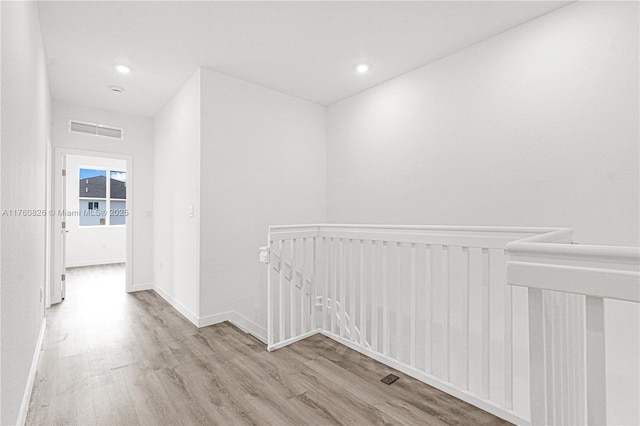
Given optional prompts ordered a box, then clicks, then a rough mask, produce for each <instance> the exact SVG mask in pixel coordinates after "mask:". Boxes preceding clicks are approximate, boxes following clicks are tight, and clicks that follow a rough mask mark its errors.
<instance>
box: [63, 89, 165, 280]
mask: <svg viewBox="0 0 640 426" xmlns="http://www.w3.org/2000/svg"><path fill="white" fill-rule="evenodd" d="M70 119H73V120H79V121H85V122H91V123H99V124H107V125H112V126H115V127H118V128H122V129H124V139H123V140H117V139H110V138H103V137H96V136H91V135H84V134H80V133H70V132H69V131H68V129H67V126H68V123H69V120H70ZM52 143H53V146H54V147H55V148H70V149H77V150H83V151H97V152H104V153H113V154H123V155H130V156H131V157H132V164H133V166H132V170H128V172H130V174H131V175H132V177H133V179H132V187H131V191H132V192H133V193H134V197H133V203H131V205H130V206H129V205H128V206H127V208H128V209H129V217H128V218H127V219H128V220H129V221H130V222H129V223H131V224H132V226H133V241H132V246H133V247H132V250H133V252H132V259H133V260H132V265H130V266H131V267H132V286H133V288H134V289H135V288H150V287H151V286H152V282H153V249H152V247H153V217H152V216H153V215H152V206H153V188H154V182H153V120H152V119H151V118H147V117H137V116H132V115H128V114H122V113H118V112H114V111H107V110H102V109H97V108H90V107H86V106H83V105H77V104H72V103H69V102H65V101H62V100H58V99H56V100H54V101H53V125H52Z"/></svg>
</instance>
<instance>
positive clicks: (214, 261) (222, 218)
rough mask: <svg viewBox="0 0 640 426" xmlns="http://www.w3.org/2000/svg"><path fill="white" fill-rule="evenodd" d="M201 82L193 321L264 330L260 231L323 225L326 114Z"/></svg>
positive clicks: (226, 81) (210, 76)
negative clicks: (230, 319)
mask: <svg viewBox="0 0 640 426" xmlns="http://www.w3.org/2000/svg"><path fill="white" fill-rule="evenodd" d="M201 73H202V155H201V170H202V187H201V192H202V212H201V261H200V264H201V269H200V271H201V272H200V273H201V290H200V313H201V317H203V318H206V317H208V316H212V315H216V314H220V313H223V312H225V311H230V310H231V311H236V312H237V313H239V314H240V315H242V316H243V317H244V318H245V319H247V320H249V321H250V322H251V323H253V324H249V325H251V326H255V325H257V326H258V327H261V328H264V327H266V297H267V296H266V268H265V267H264V265H263V264H260V263H258V247H260V246H262V245H266V243H267V241H266V239H267V231H268V227H269V225H277V224H292V223H317V222H324V221H325V220H326V174H325V166H326V145H325V140H326V109H325V108H324V107H321V106H318V105H316V104H313V103H311V102H308V101H304V100H300V99H297V98H294V97H291V96H288V95H284V94H282V93H279V92H276V91H274V90H270V89H267V88H264V87H262V86H258V85H255V84H252V83H248V82H246V81H243V80H239V79H236V78H233V77H229V76H226V75H223V74H220V73H217V72H215V71H211V70H208V69H204V68H203V69H202V70H201ZM245 325H246V324H245Z"/></svg>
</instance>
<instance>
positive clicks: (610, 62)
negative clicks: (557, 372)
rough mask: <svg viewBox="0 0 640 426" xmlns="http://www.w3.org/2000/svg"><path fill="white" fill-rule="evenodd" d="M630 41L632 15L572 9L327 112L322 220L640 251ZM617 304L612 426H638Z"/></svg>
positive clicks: (634, 319)
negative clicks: (506, 229) (544, 229)
mask: <svg viewBox="0 0 640 426" xmlns="http://www.w3.org/2000/svg"><path fill="white" fill-rule="evenodd" d="M638 33H639V31H638V4H637V3H631V2H628V3H618V2H577V3H573V4H571V5H569V6H566V7H564V8H562V9H560V10H558V11H556V12H553V13H551V14H548V15H546V16H544V17H541V18H539V19H536V20H534V21H531V22H529V23H527V24H525V25H522V26H520V27H517V28H515V29H513V30H510V31H507V32H505V33H502V34H500V35H498V36H496V37H493V38H490V39H488V40H485V41H484V42H481V43H478V44H476V45H474V46H471V47H469V48H467V49H464V50H462V51H460V52H458V53H456V54H453V55H451V56H448V57H446V58H443V59H441V60H439V61H437V62H434V63H432V64H430V65H427V66H425V67H422V68H420V69H417V70H415V71H412V72H410V73H408V74H405V75H403V76H400V77H398V78H395V79H393V80H391V81H389V82H387V83H385V84H382V85H380V86H378V87H375V88H373V89H370V90H367V91H365V92H363V93H361V94H359V95H356V96H353V97H351V98H348V99H346V100H344V101H342V102H339V103H337V104H334V105H331V106H330V107H329V109H328V121H329V127H328V154H327V156H328V172H327V175H328V219H329V222H338V223H343V222H344V223H353V222H357V223H400V224H402V223H412V224H439V225H443V224H460V225H518V226H562V227H565V226H566V227H571V228H573V229H574V230H575V231H576V232H575V240H576V241H578V242H581V243H585V244H617V245H637V244H638V239H639V226H640V214H639V208H640V203H639V199H638V197H639V191H640V187H639V185H640V180H639V177H640V176H639V144H638V140H639V108H638V107H639V105H638V99H639V94H638ZM372 70H373V72H375V64H374V67H373V69H372ZM622 305H624V304H622V303H617V304H616V303H611V304H608V305H607V311H608V318H607V320H608V328H609V330H608V331H609V332H610V333H609V340H608V344H609V346H608V352H607V357H608V372H609V374H610V375H609V377H610V378H611V381H610V383H609V384H610V386H609V391H608V396H609V397H608V402H609V414H610V417H609V421H610V422H611V423H612V424H622V423H634V424H637V423H639V422H640V415H639V414H638V410H637V408H636V407H637V400H634V398H636V397H637V395H638V377H639V372H638V370H637V364H638V362H637V359H638V353H639V351H638V335H639V330H638V311H637V310H635V309H633V307H631V306H629V305H628V304H626V305H624V306H622ZM609 319H611V321H609ZM623 336H624V337H623ZM632 366H635V367H632Z"/></svg>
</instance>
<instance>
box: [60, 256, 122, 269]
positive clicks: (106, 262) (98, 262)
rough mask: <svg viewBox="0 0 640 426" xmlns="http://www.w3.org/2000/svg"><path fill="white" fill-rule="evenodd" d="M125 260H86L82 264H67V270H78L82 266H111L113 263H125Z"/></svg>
mask: <svg viewBox="0 0 640 426" xmlns="http://www.w3.org/2000/svg"><path fill="white" fill-rule="evenodd" d="M126 262H127V259H126V258H125V259H102V260H87V261H84V262H67V268H80V267H83V266H96V265H111V264H114V263H126Z"/></svg>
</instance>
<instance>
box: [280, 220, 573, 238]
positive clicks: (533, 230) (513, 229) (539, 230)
mask: <svg viewBox="0 0 640 426" xmlns="http://www.w3.org/2000/svg"><path fill="white" fill-rule="evenodd" d="M305 228H306V229H309V228H318V229H320V228H346V229H390V230H416V231H465V232H504V233H522V234H534V236H535V235H538V234H547V233H551V232H555V231H563V232H567V231H568V232H571V230H570V229H569V228H550V227H522V226H458V225H389V224H340V223H309V224H296V225H272V226H270V227H269V230H270V231H280V230H291V229H305Z"/></svg>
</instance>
